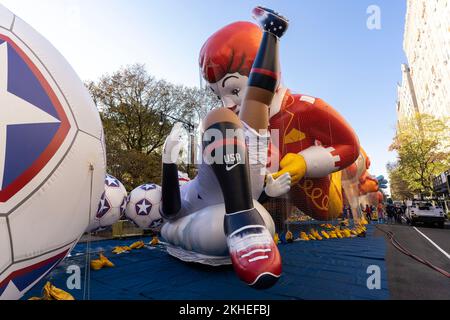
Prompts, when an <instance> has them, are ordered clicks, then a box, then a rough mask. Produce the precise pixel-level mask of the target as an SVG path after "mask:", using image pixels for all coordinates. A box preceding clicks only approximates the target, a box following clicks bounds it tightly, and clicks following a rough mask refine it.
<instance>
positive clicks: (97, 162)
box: [9, 132, 105, 260]
mask: <svg viewBox="0 0 450 320" xmlns="http://www.w3.org/2000/svg"><path fill="white" fill-rule="evenodd" d="M100 144H101V142H100V140H97V139H95V138H94V137H92V136H89V135H87V134H84V133H81V132H80V133H79V135H78V137H77V139H76V141H75V143H74V145H73V146H72V149H71V150H70V151H69V153H68V154H67V156H66V158H65V159H64V160H63V162H62V163H61V165H60V166H59V167H58V168H57V169H56V171H55V172H54V174H53V176H52V177H51V179H50V180H48V181H47V182H46V184H45V185H44V186H42V187H41V188H40V190H39V191H38V192H36V193H35V194H34V195H33V196H32V197H31V198H30V199H28V201H27V202H25V203H24V204H23V205H22V206H21V207H19V208H18V209H17V210H16V211H15V212H13V213H11V214H10V215H9V219H10V227H11V234H12V239H13V246H14V259H15V260H21V259H25V258H29V257H32V256H36V255H39V254H42V253H44V252H48V251H50V250H54V249H56V248H59V247H61V246H64V245H67V244H69V243H71V242H73V241H75V240H76V239H78V238H79V237H80V235H81V234H82V233H83V232H84V230H86V228H87V226H88V224H89V221H90V220H89V214H90V213H89V210H91V214H93V215H95V214H96V212H97V208H98V202H99V200H100V196H101V194H102V192H103V189H104V176H105V163H104V159H103V156H102V151H101V146H100ZM91 164H92V165H93V167H94V170H93V171H91V170H90V169H89V166H90V165H91ZM91 181H92V186H93V189H92V195H93V197H92V199H90V196H91ZM89 203H91V208H89Z"/></svg>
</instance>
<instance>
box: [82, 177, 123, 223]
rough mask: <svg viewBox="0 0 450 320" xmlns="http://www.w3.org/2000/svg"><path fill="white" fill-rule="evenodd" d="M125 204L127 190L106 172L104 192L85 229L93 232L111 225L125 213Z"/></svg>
mask: <svg viewBox="0 0 450 320" xmlns="http://www.w3.org/2000/svg"><path fill="white" fill-rule="evenodd" d="M126 206H127V190H126V189H125V187H124V186H123V184H122V183H121V182H120V181H119V180H118V179H117V178H115V177H113V176H111V175H109V174H107V175H106V177H105V192H103V194H102V197H101V198H100V202H99V204H98V210H97V213H96V214H95V215H92V217H91V223H90V225H89V227H88V229H87V230H86V231H87V232H93V231H96V230H98V229H101V228H105V227H109V226H112V225H113V224H114V223H116V222H117V221H119V219H120V217H122V216H123V215H124V214H125V209H126Z"/></svg>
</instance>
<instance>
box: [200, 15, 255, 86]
mask: <svg viewBox="0 0 450 320" xmlns="http://www.w3.org/2000/svg"><path fill="white" fill-rule="evenodd" d="M261 39H262V31H261V30H260V29H259V27H258V26H256V25H255V24H253V23H250V22H235V23H232V24H229V25H227V26H226V27H224V28H222V29H220V30H219V31H217V32H216V33H214V34H213V35H212V36H211V37H210V38H209V39H208V40H207V41H206V43H205V44H204V45H203V47H202V49H201V51H200V59H199V63H200V68H201V70H202V75H203V78H204V79H205V80H206V81H208V82H210V83H215V82H217V81H219V80H220V79H222V78H223V77H224V76H225V75H226V74H229V73H236V72H238V73H240V74H241V75H243V76H248V75H249V74H250V70H251V69H252V66H253V62H254V60H255V57H256V54H257V52H258V49H259V45H260V43H261Z"/></svg>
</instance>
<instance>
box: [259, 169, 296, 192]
mask: <svg viewBox="0 0 450 320" xmlns="http://www.w3.org/2000/svg"><path fill="white" fill-rule="evenodd" d="M289 190H291V175H290V174H289V173H285V174H283V175H282V176H280V177H279V178H277V179H274V178H273V176H272V175H268V176H267V180H266V188H265V189H264V191H265V192H266V194H267V195H268V196H269V197H272V198H277V197H279V196H282V195H283V194H286V193H288V192H289Z"/></svg>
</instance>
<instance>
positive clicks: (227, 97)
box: [209, 72, 248, 114]
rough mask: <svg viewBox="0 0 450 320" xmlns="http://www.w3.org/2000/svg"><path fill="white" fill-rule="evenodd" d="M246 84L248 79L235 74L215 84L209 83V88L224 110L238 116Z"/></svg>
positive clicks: (230, 74)
mask: <svg viewBox="0 0 450 320" xmlns="http://www.w3.org/2000/svg"><path fill="white" fill-rule="evenodd" d="M247 83H248V77H246V76H243V75H241V74H239V73H237V72H236V73H229V74H227V75H225V76H224V77H223V78H222V79H220V80H219V81H217V82H216V83H210V84H209V87H210V89H211V90H212V92H214V94H215V95H217V97H218V98H219V99H220V100H221V101H222V104H223V106H224V107H225V108H228V109H230V110H231V111H233V112H234V113H236V114H239V111H240V110H241V104H242V99H243V97H244V94H245V90H246V89H247Z"/></svg>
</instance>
